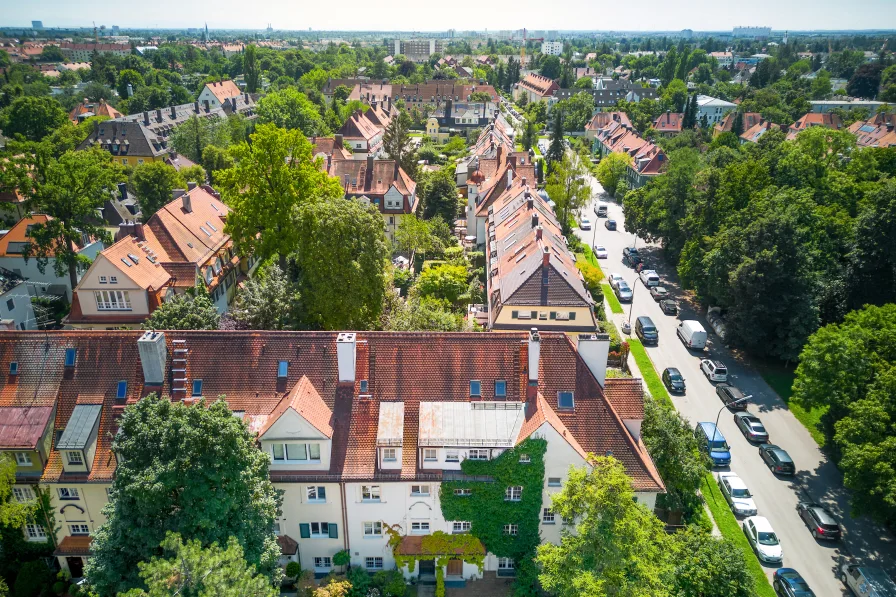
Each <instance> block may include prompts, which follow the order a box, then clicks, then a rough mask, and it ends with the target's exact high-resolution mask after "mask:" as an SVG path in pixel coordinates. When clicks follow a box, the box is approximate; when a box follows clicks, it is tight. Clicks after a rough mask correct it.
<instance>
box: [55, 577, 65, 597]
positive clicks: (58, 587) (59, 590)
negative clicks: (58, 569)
mask: <svg viewBox="0 0 896 597" xmlns="http://www.w3.org/2000/svg"><path fill="white" fill-rule="evenodd" d="M65 584H66V583H64V582H62V581H61V580H57V581H56V582H54V583H53V592H54V593H56V594H57V595H62V594H63V593H65Z"/></svg>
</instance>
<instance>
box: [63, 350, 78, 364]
mask: <svg viewBox="0 0 896 597" xmlns="http://www.w3.org/2000/svg"><path fill="white" fill-rule="evenodd" d="M76 356H77V351H76V350H75V349H74V348H66V349H65V366H66V367H74V366H75V358H76Z"/></svg>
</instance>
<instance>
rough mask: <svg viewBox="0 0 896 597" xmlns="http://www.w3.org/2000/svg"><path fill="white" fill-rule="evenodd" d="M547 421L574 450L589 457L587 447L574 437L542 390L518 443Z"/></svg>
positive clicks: (521, 431)
mask: <svg viewBox="0 0 896 597" xmlns="http://www.w3.org/2000/svg"><path fill="white" fill-rule="evenodd" d="M545 423H547V424H548V425H550V426H551V427H553V428H554V430H555V431H556V432H557V433H559V434H560V435H561V436H563V438H564V439H565V440H566V441H567V442H569V445H570V446H571V447H572V449H573V450H575V451H576V453H578V455H579V456H581V457H582V458H587V457H588V453H587V452H586V451H585V448H583V447H582V445H581V444H580V443H579V442H578V440H576V438H575V437H573V435H572V433H571V432H570V431H569V429H567V427H566V425H564V423H563V421H561V420H560V417H558V416H557V413H556V412H554V409H553V408H551V405H550V404H548V403H547V400H545V399H544V396H542V395H541V392H539V393H538V395H537V396H536V399H535V408H534V409H533V412H532V413H531V414H527V416H526V422H525V423H523V425H522V427H520V433H519V436H518V437H517V440H516V443H517V445H519V444H521V443H523V442H524V441H525V440H527V439H529V437H530V436H531V435H532V434H533V433H535V432H536V431H538V429H539V428H540V427H541V426H542V425H544V424H545Z"/></svg>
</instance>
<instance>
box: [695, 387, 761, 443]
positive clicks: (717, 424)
mask: <svg viewBox="0 0 896 597" xmlns="http://www.w3.org/2000/svg"><path fill="white" fill-rule="evenodd" d="M752 397H753V394H750V395H749V396H744V397H743V398H738V399H737V400H735V401H734V402H732V403H731V404H725V405H724V406H722V408H720V409H719V414H717V415H716V428H715V431H713V432H712V436H713V437H712V440H710V441H715V439H716V434H717V433H718V432H719V418H720V417H721V416H722V411H723V410H725V409H726V408H728V407H729V406H734V405H735V404H738V403H740V402H745V401H747V400H749V399H750V398H752ZM706 447H707V448H709V451H710V452H711V451H712V444H709V445H707V446H706Z"/></svg>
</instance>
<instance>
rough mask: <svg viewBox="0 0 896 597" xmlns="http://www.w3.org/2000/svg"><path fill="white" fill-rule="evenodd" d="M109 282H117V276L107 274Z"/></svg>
mask: <svg viewBox="0 0 896 597" xmlns="http://www.w3.org/2000/svg"><path fill="white" fill-rule="evenodd" d="M109 284H118V276H109Z"/></svg>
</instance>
